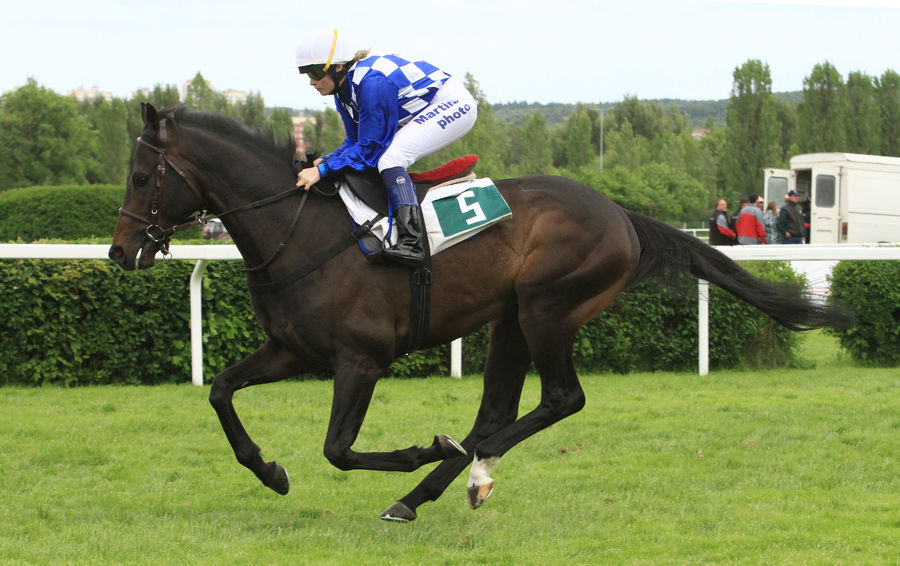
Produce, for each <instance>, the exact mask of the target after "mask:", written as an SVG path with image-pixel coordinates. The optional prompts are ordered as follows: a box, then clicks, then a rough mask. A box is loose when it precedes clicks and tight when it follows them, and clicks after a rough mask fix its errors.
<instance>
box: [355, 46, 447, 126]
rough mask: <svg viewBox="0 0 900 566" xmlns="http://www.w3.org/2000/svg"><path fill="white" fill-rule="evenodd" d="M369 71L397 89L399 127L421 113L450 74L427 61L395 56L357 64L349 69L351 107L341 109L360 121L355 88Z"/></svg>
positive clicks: (379, 56) (375, 57)
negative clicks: (351, 82) (350, 76)
mask: <svg viewBox="0 0 900 566" xmlns="http://www.w3.org/2000/svg"><path fill="white" fill-rule="evenodd" d="M369 71H378V72H380V73H381V74H383V75H384V76H385V77H387V79H388V80H389V81H391V82H392V83H393V84H395V85H396V86H397V97H398V101H399V103H400V116H399V118H400V120H399V122H400V126H401V127H402V126H403V125H405V124H406V123H407V122H409V121H410V120H411V119H412V117H413V116H414V115H416V114H418V113H419V112H421V111H422V110H423V109H424V108H425V107H426V106H428V104H429V103H430V102H431V99H432V98H434V94H435V93H436V92H437V91H438V90H439V89H440V88H441V86H442V85H443V84H444V82H445V81H446V80H447V79H448V78H450V75H448V74H447V73H445V72H444V71H442V70H440V69H438V68H437V67H435V66H434V65H432V64H431V63H428V62H426V61H407V60H406V59H403V58H401V57H398V56H396V55H374V56H372V57H367V58H366V59H363V60H362V61H359V62H358V63H357V64H356V65H355V66H354V67H353V69H352V71H351V73H352V77H353V78H352V81H353V86H352V87H351V93H350V104H349V105H344V108H345V109H346V110H347V112H348V113H349V114H350V116H351V117H352V118H353V119H354V120H359V110H358V108H359V102H358V101H357V98H356V96H357V87H358V86H359V84H360V83H361V82H362V80H363V78H365V76H366V75H367V74H368V73H369Z"/></svg>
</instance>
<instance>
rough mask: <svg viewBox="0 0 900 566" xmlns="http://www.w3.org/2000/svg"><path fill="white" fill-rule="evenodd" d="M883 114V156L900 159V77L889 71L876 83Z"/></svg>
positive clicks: (880, 109)
mask: <svg viewBox="0 0 900 566" xmlns="http://www.w3.org/2000/svg"><path fill="white" fill-rule="evenodd" d="M875 90H876V98H877V99H878V108H879V111H880V114H881V155H891V156H895V157H900V75H898V74H897V72H896V71H893V70H890V69H888V70H887V71H885V72H884V73H883V74H882V75H881V78H880V79H878V80H876V81H875Z"/></svg>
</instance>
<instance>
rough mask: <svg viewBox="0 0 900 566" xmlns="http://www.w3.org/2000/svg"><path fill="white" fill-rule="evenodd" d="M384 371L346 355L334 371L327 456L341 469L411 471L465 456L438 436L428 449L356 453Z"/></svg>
mask: <svg viewBox="0 0 900 566" xmlns="http://www.w3.org/2000/svg"><path fill="white" fill-rule="evenodd" d="M383 371H384V369H383V368H381V367H379V366H378V365H377V364H376V363H374V362H372V361H370V360H369V359H368V358H367V357H365V356H350V355H346V354H345V355H343V356H341V359H340V361H339V363H338V365H337V367H336V368H335V376H334V397H333V399H332V404H331V418H330V420H329V423H328V432H327V434H326V435H325V457H326V458H327V459H328V461H329V462H331V464H332V465H333V466H335V467H336V468H339V469H341V470H381V471H392V472H411V471H413V470H416V469H418V468H419V467H421V466H423V465H425V464H428V463H431V462H436V461H438V460H445V459H447V458H453V457H456V456H462V455H465V454H466V451H465V450H464V449H463V448H462V446H460V445H459V443H457V442H456V441H455V440H453V439H452V438H450V437H449V436H446V435H442V434H439V435H436V436H435V437H434V442H433V443H432V444H431V446H428V447H425V448H423V447H419V446H410V447H409V448H405V449H402V450H394V451H392V452H355V451H353V450H352V449H351V447H352V446H353V443H354V442H356V438H357V436H358V435H359V430H360V428H361V427H362V423H363V420H364V419H365V416H366V411H367V410H368V408H369V403H370V402H371V400H372V393H373V392H374V391H375V383H376V382H377V381H378V378H379V377H380V376H381V374H382V373H383Z"/></svg>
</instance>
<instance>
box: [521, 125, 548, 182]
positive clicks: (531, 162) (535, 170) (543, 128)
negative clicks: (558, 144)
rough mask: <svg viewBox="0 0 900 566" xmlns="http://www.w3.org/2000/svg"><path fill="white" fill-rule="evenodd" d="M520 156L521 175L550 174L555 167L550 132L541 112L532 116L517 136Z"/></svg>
mask: <svg viewBox="0 0 900 566" xmlns="http://www.w3.org/2000/svg"><path fill="white" fill-rule="evenodd" d="M514 147H515V148H516V153H517V154H518V156H517V157H518V159H517V162H518V167H517V168H516V172H517V173H518V174H520V175H533V174H540V173H548V172H549V171H550V168H551V167H552V166H553V153H552V151H551V148H550V130H549V128H547V121H546V120H545V119H544V115H543V114H541V113H540V112H535V113H533V114H530V115H529V116H527V117H526V118H525V123H524V124H523V125H522V128H521V129H520V130H519V132H518V133H517V135H516V139H515V146H514Z"/></svg>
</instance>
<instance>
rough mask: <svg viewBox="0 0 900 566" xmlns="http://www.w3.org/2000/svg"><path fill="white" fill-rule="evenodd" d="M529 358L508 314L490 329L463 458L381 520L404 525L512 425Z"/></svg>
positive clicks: (451, 461)
mask: <svg viewBox="0 0 900 566" xmlns="http://www.w3.org/2000/svg"><path fill="white" fill-rule="evenodd" d="M530 363H531V358H530V357H529V354H528V346H527V344H526V343H525V338H524V337H523V336H522V331H521V329H520V328H519V323H518V320H517V316H516V313H515V312H514V311H513V312H510V313H508V314H507V315H505V316H503V317H502V318H500V319H497V320H495V321H494V322H493V323H492V325H491V335H490V343H489V346H488V354H487V361H486V363H485V369H484V390H483V393H482V397H481V406H480V407H479V409H478V415H477V416H476V418H475V424H474V425H473V426H472V430H471V432H469V434H468V435H467V436H466V438H465V439H463V441H462V443H461V444H462V447H463V448H464V449H465V450H466V453H467V454H466V455H465V456H461V457H458V458H452V459H449V460H444V461H443V462H441V463H440V464H439V465H438V466H437V467H436V468H435V469H434V470H432V471H431V472H430V473H429V474H428V475H427V476H426V477H425V478H424V479H423V480H422V481H421V482H419V484H418V485H417V486H416V487H415V488H414V489H413V490H412V491H410V492H409V493H408V494H406V495H405V496H404V497H403V498H401V499H399V500H398V501H396V502H395V503H394V504H393V505H391V506H390V507H388V508H387V509H386V510H385V511H384V512H383V513H382V514H381V518H382V519H385V520H388V521H400V522H408V521H412V520H414V519H415V518H416V516H417V515H416V509H417V508H418V507H419V505H421V504H422V503H424V502H426V501H435V500H436V499H437V498H438V497H440V496H441V494H443V493H444V491H445V490H446V489H447V487H448V486H449V485H450V484H451V483H452V482H453V480H454V479H455V478H456V477H457V476H458V475H459V474H460V473H462V471H463V470H465V469H466V467H467V466H468V465H469V463H470V462H471V461H472V453H473V451H474V449H475V446H476V445H477V444H478V443H479V442H481V441H482V440H484V439H485V438H487V437H489V436H491V435H492V434H494V433H496V432H497V431H499V430H501V429H503V428H504V427H506V426H509V425H510V424H512V423H513V422H515V420H516V417H517V416H518V412H519V399H520V398H521V395H522V386H523V384H524V383H525V374H526V372H527V371H528V366H529V364H530Z"/></svg>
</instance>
